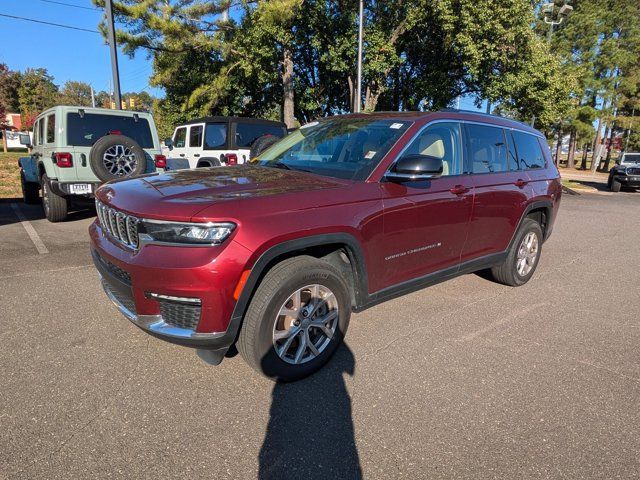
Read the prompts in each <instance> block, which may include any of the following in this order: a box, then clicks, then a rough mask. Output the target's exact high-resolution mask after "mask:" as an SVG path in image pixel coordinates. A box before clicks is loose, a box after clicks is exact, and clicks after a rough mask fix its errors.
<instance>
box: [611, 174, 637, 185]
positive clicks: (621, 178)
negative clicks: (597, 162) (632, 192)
mask: <svg viewBox="0 0 640 480" xmlns="http://www.w3.org/2000/svg"><path fill="white" fill-rule="evenodd" d="M613 178H615V179H616V180H617V181H618V182H620V183H621V184H622V185H625V186H627V187H631V188H640V175H616V176H614V177H613Z"/></svg>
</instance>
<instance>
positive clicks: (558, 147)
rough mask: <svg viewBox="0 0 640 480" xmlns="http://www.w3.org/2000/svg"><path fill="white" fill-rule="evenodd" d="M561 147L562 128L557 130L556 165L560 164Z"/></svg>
mask: <svg viewBox="0 0 640 480" xmlns="http://www.w3.org/2000/svg"><path fill="white" fill-rule="evenodd" d="M561 148H562V130H558V143H557V144H556V167H559V166H560V150H561Z"/></svg>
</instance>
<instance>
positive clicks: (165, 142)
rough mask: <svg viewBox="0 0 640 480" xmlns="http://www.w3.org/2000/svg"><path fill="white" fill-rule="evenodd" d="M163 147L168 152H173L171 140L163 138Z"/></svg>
mask: <svg viewBox="0 0 640 480" xmlns="http://www.w3.org/2000/svg"><path fill="white" fill-rule="evenodd" d="M164 145H165V147H167V148H168V149H169V150H173V140H171V139H170V138H165V140H164Z"/></svg>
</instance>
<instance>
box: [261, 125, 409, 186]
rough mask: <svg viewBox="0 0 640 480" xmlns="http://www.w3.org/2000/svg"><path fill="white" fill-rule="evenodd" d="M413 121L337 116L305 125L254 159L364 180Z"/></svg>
mask: <svg viewBox="0 0 640 480" xmlns="http://www.w3.org/2000/svg"><path fill="white" fill-rule="evenodd" d="M409 125H411V122H406V121H394V120H379V119H368V118H337V119H333V120H327V121H323V122H313V123H312V124H310V125H308V126H304V127H302V128H300V129H298V130H296V131H295V132H293V133H292V134H291V135H289V136H288V137H285V138H284V139H283V140H281V141H280V142H278V143H276V144H275V145H274V146H273V147H271V148H269V149H268V150H266V151H265V152H264V153H263V154H262V155H260V156H259V157H258V158H257V159H256V160H255V161H256V162H258V163H259V164H260V165H263V166H266V167H275V168H285V169H288V170H301V171H304V172H311V173H316V174H318V175H325V176H328V177H336V178H344V179H347V180H364V179H366V178H367V177H368V176H369V174H370V173H371V172H372V171H373V169H374V168H375V167H376V166H377V165H378V163H380V160H382V157H384V156H385V154H386V153H387V152H388V151H389V150H390V149H391V147H392V146H393V145H394V144H395V143H396V141H397V140H398V139H399V138H400V136H401V135H402V134H403V133H404V132H405V131H406V130H407V128H409Z"/></svg>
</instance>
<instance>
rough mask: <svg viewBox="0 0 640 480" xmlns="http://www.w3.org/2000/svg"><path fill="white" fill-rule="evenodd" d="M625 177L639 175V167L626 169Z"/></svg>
mask: <svg viewBox="0 0 640 480" xmlns="http://www.w3.org/2000/svg"><path fill="white" fill-rule="evenodd" d="M627 175H640V168H639V167H632V168H627Z"/></svg>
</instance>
